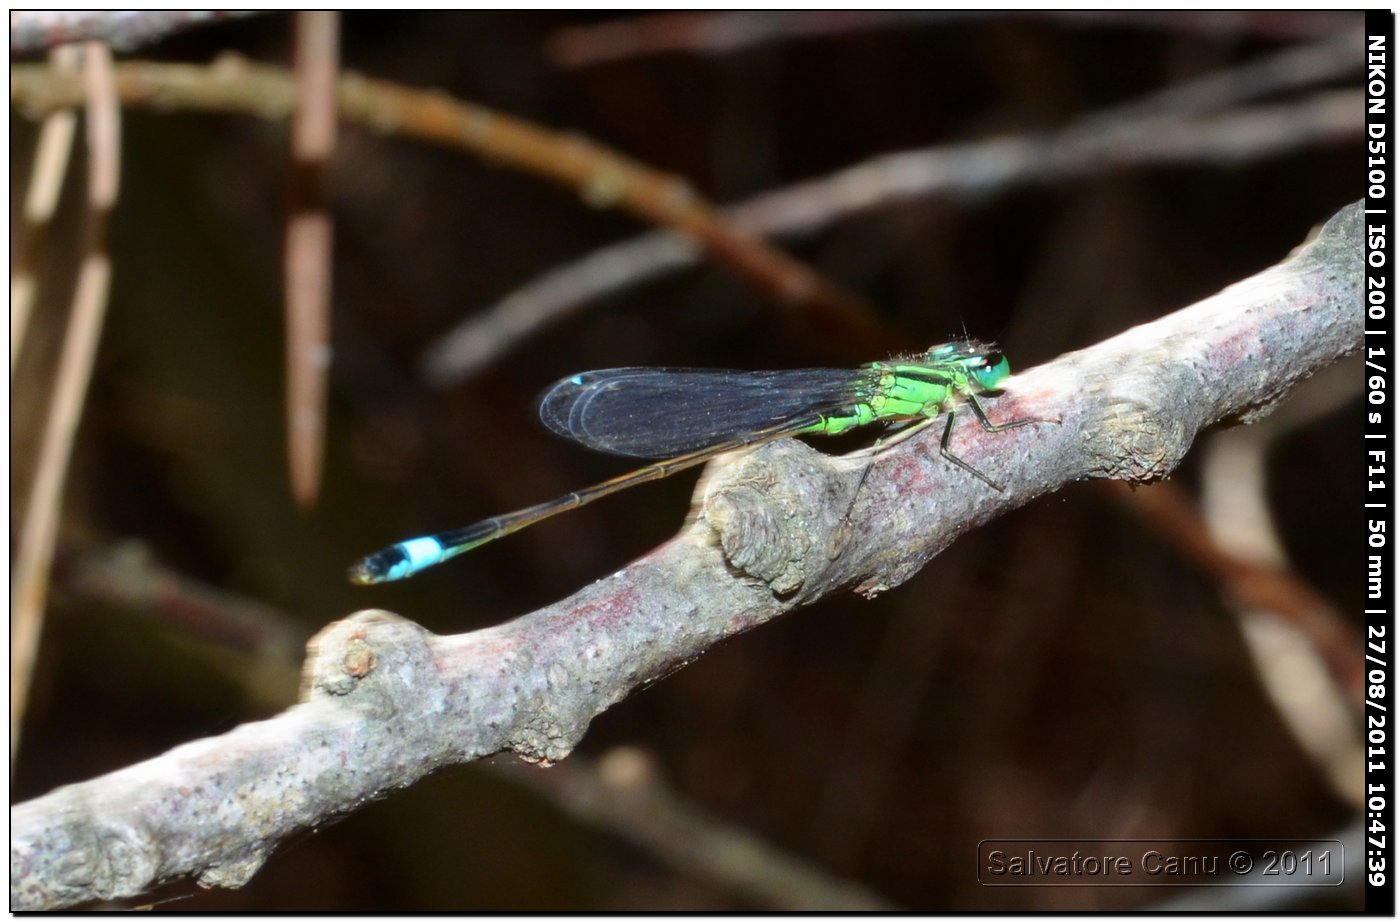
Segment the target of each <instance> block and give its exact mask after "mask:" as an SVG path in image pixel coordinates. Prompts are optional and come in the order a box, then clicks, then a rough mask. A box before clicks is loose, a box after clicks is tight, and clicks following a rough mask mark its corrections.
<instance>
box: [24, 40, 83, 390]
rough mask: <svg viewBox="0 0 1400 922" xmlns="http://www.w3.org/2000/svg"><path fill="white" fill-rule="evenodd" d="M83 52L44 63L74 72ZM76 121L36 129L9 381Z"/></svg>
mask: <svg viewBox="0 0 1400 922" xmlns="http://www.w3.org/2000/svg"><path fill="white" fill-rule="evenodd" d="M81 60H82V50H81V49H79V48H74V47H64V48H55V49H54V50H53V52H52V53H51V54H50V55H49V63H50V66H52V67H53V68H54V69H55V70H57V71H60V72H72V73H77V72H78V65H79V63H80V62H81ZM77 123H78V117H77V115H76V113H74V112H73V110H72V109H61V110H59V111H57V112H51V113H49V114H48V115H46V116H45V117H44V124H43V125H41V126H40V127H39V141H38V143H37V144H36V145H35V150H34V172H33V174H32V175H31V176H30V177H29V193H28V194H27V195H26V196H25V197H24V221H23V222H22V223H21V224H20V226H19V227H18V228H17V229H16V234H15V236H16V238H17V241H18V246H17V247H16V253H15V259H14V264H13V266H12V267H11V269H10V380H11V381H12V382H13V381H14V377H15V369H16V368H17V367H19V354H20V350H21V349H23V348H24V334H25V331H26V330H27V329H28V328H29V312H30V309H31V308H32V307H33V305H34V292H35V289H36V287H37V284H38V279H37V273H38V264H39V255H40V253H41V252H42V250H43V245H44V237H45V235H46V233H47V231H48V227H49V220H50V219H51V218H52V217H53V213H54V209H55V208H56V207H57V206H58V195H59V193H60V192H62V191H63V178H64V176H66V175H67V174H68V160H69V155H70V154H71V153H72V152H73V133H74V131H75V130H76V129H77Z"/></svg>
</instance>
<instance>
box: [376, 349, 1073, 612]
mask: <svg viewBox="0 0 1400 922" xmlns="http://www.w3.org/2000/svg"><path fill="white" fill-rule="evenodd" d="M1010 374H1011V366H1010V365H1009V364H1008V363H1007V361H1006V358H1005V356H1003V355H1002V354H1001V353H1000V352H999V351H997V350H996V348H995V347H993V346H991V345H989V344H986V343H981V342H977V341H976V340H958V341H955V342H950V343H944V344H942V345H940V346H934V347H933V348H931V349H929V350H927V351H926V352H923V353H921V354H919V355H914V356H909V357H907V358H900V359H896V360H892V361H889V362H871V363H870V364H868V365H864V366H861V367H860V368H855V369H837V368H802V369H795V370H791V371H713V370H702V369H688V368H609V369H605V370H603V371H589V372H584V373H583V374H578V375H573V376H572V377H568V378H565V379H563V380H562V381H560V382H558V383H557V384H555V385H554V386H553V387H552V388H550V389H549V390H548V391H546V392H545V395H544V397H543V398H541V401H540V419H541V420H543V421H544V423H545V425H546V426H548V427H549V428H550V429H552V430H554V431H555V432H556V433H558V434H559V435H562V436H564V437H565V438H569V439H573V440H574V441H576V442H580V443H582V444H584V445H586V446H588V447H589V448H593V449H596V450H598V451H605V452H610V453H612V454H618V455H628V456H631V457H640V458H668V459H669V460H666V461H658V462H657V463H655V464H652V465H648V466H647V467H643V468H639V469H638V470H635V471H632V472H631V473H629V474H623V475H622V476H620V477H615V478H613V479H612V480H607V481H604V482H603V483H599V484H595V485H593V486H591V487H586V488H584V489H582V490H577V491H575V492H573V493H567V494H565V495H564V496H561V497H559V498H558V499H554V500H550V501H549V502H547V503H541V504H539V505H537V506H530V507H529V508H526V509H521V510H519V511H517V512H508V513H506V514H505V515H498V516H495V517H494V518H489V519H483V520H482V521H480V522H477V523H476V524H474V525H468V526H466V527H465V528H459V529H456V530H455V531H446V532H442V533H440V534H436V535H429V536H425V537H421V538H412V539H410V540H408V541H401V542H399V543H398V544H395V545H393V546H392V547H387V548H385V549H384V550H382V551H379V552H377V553H375V554H371V555H370V556H368V557H366V558H364V559H363V560H361V561H360V562H359V563H357V564H355V566H353V567H351V569H350V580H351V582H355V583H360V584H363V585H368V584H372V583H383V582H388V581H390V580H396V579H403V578H405V577H408V576H412V575H414V574H415V573H418V572H420V571H422V570H425V569H427V568H428V567H431V566H434V565H435V564H439V563H442V562H443V561H445V560H448V559H450V558H452V557H456V556H457V555H458V554H462V553H465V552H467V551H469V550H472V549H473V548H477V547H480V546H481V545H483V544H486V543H487V542H489V541H494V540H496V539H497V538H503V537H505V536H506V535H509V534H511V533H512V532H516V531H519V530H520V529H522V528H525V527H526V526H528V525H533V524H535V523H536V522H539V521H541V520H543V519H547V518H549V517H550V516H552V515H555V514H557V513H560V512H564V511H566V510H569V509H575V508H577V507H579V506H582V505H584V504H586V503H591V502H593V501H594V500H596V499H601V498H602V497H604V496H608V495H609V494H612V493H616V492H617V491H619V490H625V489H626V488H628V487H630V486H634V485H635V484H639V483H645V482H647V481H649V480H659V479H661V478H662V477H669V476H670V475H672V474H674V473H676V472H677V471H683V470H685V469H686V468H689V467H695V466H696V465H698V464H703V463H705V462H706V461H709V460H710V459H711V458H714V457H716V456H718V455H721V454H723V453H725V452H728V451H734V450H735V449H739V448H747V447H752V446H756V445H761V444H763V443H765V442H771V441H774V440H775V439H780V438H784V437H786V436H795V435H839V434H840V433H843V432H846V431H847V430H850V429H854V428H856V427H858V426H864V425H867V424H869V423H873V422H877V421H884V422H894V423H901V422H902V423H910V422H912V423H914V424H915V425H914V426H910V427H908V428H906V429H905V430H904V431H902V432H900V433H899V436H898V437H899V438H903V437H905V436H907V435H909V434H911V433H912V432H913V431H914V430H915V429H918V428H922V427H923V426H925V425H928V424H929V423H932V422H933V421H934V420H935V419H936V418H937V417H939V416H940V415H944V414H946V415H947V418H948V422H947V423H946V424H945V425H944V428H943V438H942V441H941V442H940V445H939V451H940V452H941V453H942V455H943V457H944V458H947V459H948V460H949V461H951V462H952V463H953V464H956V465H957V466H958V467H960V468H962V469H963V470H964V471H966V472H968V473H969V474H971V475H973V476H974V477H976V478H977V479H979V480H981V481H982V482H983V483H985V484H987V485H988V486H990V487H992V488H993V489H995V490H1001V489H1002V487H1001V486H1000V485H999V484H997V483H995V482H993V481H992V480H991V479H989V478H988V477H987V476H986V475H984V474H983V473H981V472H980V471H978V470H977V469H976V468H974V467H972V466H971V465H970V464H968V463H967V462H965V461H963V460H962V459H961V458H959V457H957V456H956V455H954V454H953V453H952V452H950V451H949V450H948V440H949V439H950V438H951V437H952V434H953V422H954V420H956V419H957V409H958V406H959V405H962V404H966V405H967V406H968V407H969V408H970V409H971V410H972V414H973V415H974V416H975V417H976V418H977V421H978V422H979V423H980V424H981V425H982V428H983V429H985V430H987V431H988V432H1002V431H1005V430H1007V429H1015V428H1017V427H1019V426H1026V425H1029V424H1031V423H1041V422H1049V423H1053V422H1058V420H1044V419H1017V420H1012V421H1010V422H1005V423H995V424H994V423H992V422H991V420H989V419H988V418H987V414H986V412H985V411H984V410H983V409H982V405H981V403H980V402H979V401H978V399H977V395H978V394H981V393H987V392H994V391H996V390H997V389H998V388H999V387H1000V385H1001V384H1002V383H1003V382H1004V381H1005V380H1006V378H1007V376H1008V375H1010ZM878 447H879V443H877V448H878Z"/></svg>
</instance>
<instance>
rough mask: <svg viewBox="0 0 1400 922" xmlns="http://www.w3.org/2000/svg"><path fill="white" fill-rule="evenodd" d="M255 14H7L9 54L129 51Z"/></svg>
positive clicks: (110, 12)
mask: <svg viewBox="0 0 1400 922" xmlns="http://www.w3.org/2000/svg"><path fill="white" fill-rule="evenodd" d="M257 12H258V11H256V10H11V11H10V53H11V54H14V53H17V52H19V53H22V52H26V51H42V50H43V49H45V48H50V47H52V46H54V45H59V44H64V43H67V42H81V41H99V42H102V43H104V44H106V45H109V46H111V48H112V49H113V50H114V51H131V50H133V49H135V48H139V47H140V46H142V45H147V44H150V43H151V42H155V41H159V40H160V39H162V38H165V37H166V36H167V35H170V34H172V33H175V32H180V31H183V30H185V29H191V28H195V27H198V26H206V25H213V24H215V23H219V22H225V21H227V20H230V19H238V18H241V17H243V16H253V15H255V14H256V13H257Z"/></svg>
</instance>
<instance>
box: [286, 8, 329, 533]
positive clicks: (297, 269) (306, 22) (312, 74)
mask: <svg viewBox="0 0 1400 922" xmlns="http://www.w3.org/2000/svg"><path fill="white" fill-rule="evenodd" d="M339 16H340V14H339V13H337V12H335V11H333V10H311V11H303V12H299V13H297V14H296V91H297V105H296V111H295V112H294V113H293V115H292V176H291V182H290V199H291V200H290V203H289V206H290V207H289V214H288V216H287V242H286V273H287V275H286V285H287V289H286V290H287V295H286V296H287V303H286V306H285V309H286V315H287V449H288V463H289V466H290V474H291V481H292V496H293V498H294V499H295V500H296V502H297V505H299V506H301V507H302V508H308V507H310V506H311V505H312V504H313V503H314V502H315V501H316V495H317V493H318V492H319V491H320V485H321V461H322V458H323V457H324V454H325V441H326V394H327V389H326V376H327V375H328V374H329V371H330V348H331V344H330V330H331V320H330V312H331V255H332V243H333V234H334V226H333V224H332V223H331V215H330V211H329V210H328V209H327V207H326V196H325V189H324V182H325V174H326V164H327V163H328V162H329V160H330V157H331V154H333V153H334V152H335V126H336V105H335V80H336V75H337V73H338V71H339V67H340V48H339V45H340V28H339V23H340V19H339Z"/></svg>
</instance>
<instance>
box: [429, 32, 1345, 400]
mask: <svg viewBox="0 0 1400 922" xmlns="http://www.w3.org/2000/svg"><path fill="white" fill-rule="evenodd" d="M1360 46H1361V34H1360V33H1359V32H1354V31H1350V30H1348V31H1347V32H1346V33H1345V34H1343V35H1340V36H1335V37H1332V38H1328V39H1326V40H1323V41H1319V42H1316V43H1312V44H1309V45H1306V46H1304V47H1302V48H1295V49H1288V50H1286V51H1282V52H1278V53H1276V54H1275V55H1272V56H1270V57H1268V58H1265V59H1264V60H1262V61H1258V62H1254V63H1251V64H1246V65H1243V66H1241V67H1238V68H1235V69H1232V70H1230V71H1227V72H1225V73H1222V74H1212V75H1210V76H1207V77H1201V78H1197V79H1195V80H1191V81H1188V82H1186V83H1184V84H1182V85H1180V86H1175V87H1169V88H1168V89H1166V90H1161V91H1158V92H1155V93H1152V94H1150V95H1148V96H1145V97H1143V98H1141V99H1137V100H1132V101H1130V102H1127V103H1123V104H1120V105H1117V106H1113V107H1110V108H1109V109H1107V110H1104V111H1101V112H1097V113H1092V114H1090V115H1087V116H1084V117H1083V118H1081V119H1079V120H1078V121H1076V122H1075V123H1074V124H1072V125H1070V126H1068V127H1067V128H1064V129H1062V130H1061V131H1058V132H1055V133H1050V134H1043V133H1042V134H1032V135H1022V136H1019V137H1007V138H993V139H989V140H986V141H972V142H964V143H961V144H943V145H938V146H936V147H931V148H927V149H924V150H916V151H908V152H905V153H900V154H887V155H884V156H881V157H877V158H874V159H872V160H870V161H868V162H866V163H864V164H860V165H858V166H854V167H848V168H846V169H843V170H841V171H839V172H837V173H834V174H832V175H830V176H828V177H825V178H822V179H816V180H809V181H806V182H802V183H798V184H796V185H794V186H790V187H789V188H787V189H781V190H778V191H775V192H768V193H764V194H763V195H760V196H756V197H754V198H753V199H751V200H749V201H748V202H744V203H741V204H738V205H732V206H729V207H727V208H724V209H723V210H721V212H720V214H721V215H722V216H723V217H724V219H725V221H726V222H728V224H729V225H731V226H733V227H735V228H737V229H738V230H740V231H741V232H743V233H746V234H751V235H754V236H761V237H771V236H781V235H791V234H801V233H810V232H813V231H815V230H818V229H819V228H821V227H824V226H826V225H829V224H831V223H833V222H836V221H838V220H842V219H844V218H847V217H850V216H851V215H854V214H858V213H861V212H863V211H866V210H870V209H874V208H881V207H888V206H891V205H894V204H897V203H899V202H903V201H907V200H909V199H912V198H925V197H929V196H934V195H948V196H956V195H973V194H977V195H988V194H1006V193H1007V192H1009V191H1011V190H1013V189H1016V188H1019V187H1022V186H1024V185H1027V184H1032V183H1051V182H1056V181H1062V180H1065V179H1069V178H1071V177H1075V176H1082V175H1085V174H1090V173H1095V172H1101V171H1106V170H1109V169H1112V168H1121V167H1129V166H1138V167H1145V166H1152V165H1158V166H1160V165H1167V164H1181V163H1197V164H1216V165H1219V166H1221V167H1230V166H1234V165H1236V164H1238V163H1239V162H1240V161H1242V160H1248V159H1253V158H1258V157H1277V156H1282V155H1285V154H1287V153H1290V152H1292V151H1295V150H1297V149H1298V148H1300V147H1307V146H1311V145H1316V144H1336V143H1340V142H1344V141H1350V140H1353V139H1355V138H1356V137H1358V136H1360V134H1361V131H1362V127H1363V126H1362V121H1361V118H1360V117H1359V116H1358V113H1359V112H1360V111H1361V105H1362V98H1361V91H1360V90H1329V91H1319V92H1316V93H1313V94H1310V95H1308V96H1305V97H1303V98H1301V99H1297V100H1294V101H1292V102H1280V103H1273V104H1269V105H1259V106H1254V107H1252V108H1239V107H1240V106H1241V105H1242V104H1243V103H1246V102H1249V101H1253V100H1257V99H1260V98H1263V97H1265V96H1268V95H1271V94H1274V93H1278V92H1282V91H1285V90H1290V89H1297V88H1299V87H1304V86H1310V85H1318V84H1324V83H1326V82H1328V81H1329V80H1334V79H1337V78H1339V77H1341V76H1344V75H1348V74H1354V73H1357V72H1359V69H1360V58H1359V57H1358V55H1357V54H1356V49H1358V48H1359V47H1360ZM1210 113H1214V114H1210ZM699 258H700V250H699V249H698V248H697V247H696V246H695V244H694V243H693V242H692V241H691V240H689V239H687V238H685V237H682V236H678V235H676V234H670V233H662V232H653V233H650V234H646V235H644V236H642V237H638V238H636V239H633V240H629V241H624V242H622V243H616V244H612V245H609V246H606V247H603V248H601V249H598V250H595V251H594V252H593V253H591V254H588V255H587V256H584V257H582V258H580V259H578V260H575V261H574V262H572V263H569V264H566V265H562V266H559V267H557V268H554V269H551V270H549V271H548V272H547V273H545V274H544V275H542V276H540V277H539V278H538V279H536V280H534V281H532V282H530V283H529V284H527V285H525V286H524V287H522V288H520V289H519V290H517V291H516V292H514V293H513V294H511V295H509V296H507V297H506V298H504V299H503V300H501V301H498V302H497V303H495V304H493V305H490V306H488V307H486V308H485V309H483V310H481V311H479V312H477V313H474V314H473V315H471V316H469V317H467V318H465V319H464V320H463V321H462V322H461V323H460V324H458V325H457V326H456V327H455V328H454V329H452V330H451V331H449V332H448V333H446V334H444V335H443V336H442V337H441V338H439V339H438V341H437V342H436V343H435V344H433V345H432V346H430V347H429V348H428V349H427V350H426V351H425V353H424V356H423V360H422V373H423V377H424V379H425V381H427V382H428V383H430V384H432V385H434V386H437V387H448V386H452V385H455V384H458V383H460V382H461V381H462V380H463V379H465V378H468V377H471V376H472V375H474V374H477V373H479V372H480V371H481V370H482V369H484V368H485V367H487V366H488V365H490V364H491V363H492V362H493V361H495V360H496V359H497V358H499V357H500V356H501V355H502V354H503V353H505V352H507V351H508V350H510V349H512V348H514V347H515V346H517V345H518V344H519V343H521V342H522V341H523V340H524V339H526V338H527V337H529V336H531V335H532V334H534V333H537V332H539V331H540V330H542V329H544V328H546V327H547V326H549V325H551V324H553V323H556V322H558V321H559V320H561V319H562V318H564V317H566V316H569V315H571V314H573V313H574V312H576V311H578V310H580V309H582V308H583V307H584V306H586V305H587V304H589V303H590V302H597V301H599V300H601V299H603V298H605V297H609V296H614V295H616V294H618V293H619V292H620V291H621V290H623V289H625V288H629V287H633V286H636V285H640V284H642V283H645V282H651V281H655V280H656V279H657V278H659V277H660V276H662V275H664V274H667V273H671V272H675V271H678V270H680V269H683V268H686V267H688V266H690V265H693V264H694V263H695V262H696V261H697V260H698V259H699ZM901 345H902V346H904V347H906V348H907V347H908V343H904V344H901Z"/></svg>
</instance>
